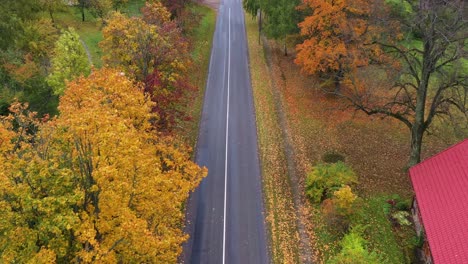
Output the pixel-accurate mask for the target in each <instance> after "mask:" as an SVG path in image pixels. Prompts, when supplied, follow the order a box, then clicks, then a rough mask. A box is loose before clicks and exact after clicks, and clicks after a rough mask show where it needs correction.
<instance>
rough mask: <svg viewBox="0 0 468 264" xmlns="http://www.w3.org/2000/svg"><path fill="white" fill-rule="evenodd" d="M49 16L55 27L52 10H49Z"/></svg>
mask: <svg viewBox="0 0 468 264" xmlns="http://www.w3.org/2000/svg"><path fill="white" fill-rule="evenodd" d="M49 16H50V19H51V20H52V24H54V25H55V19H54V15H53V13H52V9H49Z"/></svg>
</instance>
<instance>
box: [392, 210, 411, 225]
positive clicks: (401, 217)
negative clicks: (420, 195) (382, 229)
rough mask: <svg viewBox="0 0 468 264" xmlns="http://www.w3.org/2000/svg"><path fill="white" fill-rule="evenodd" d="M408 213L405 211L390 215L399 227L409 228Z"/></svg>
mask: <svg viewBox="0 0 468 264" xmlns="http://www.w3.org/2000/svg"><path fill="white" fill-rule="evenodd" d="M408 217H409V213H408V212H406V211H396V212H395V213H393V214H392V218H393V219H395V221H397V223H398V224H399V225H406V226H410V225H411V222H410V221H409V220H408Z"/></svg>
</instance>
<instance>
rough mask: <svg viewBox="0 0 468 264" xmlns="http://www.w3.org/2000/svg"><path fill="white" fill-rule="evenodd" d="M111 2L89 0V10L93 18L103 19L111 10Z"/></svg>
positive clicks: (108, 0)
mask: <svg viewBox="0 0 468 264" xmlns="http://www.w3.org/2000/svg"><path fill="white" fill-rule="evenodd" d="M112 7H113V2H112V0H89V10H90V12H91V14H93V15H94V16H95V17H99V18H101V19H104V18H105V17H106V15H107V14H108V13H109V11H111V10H112Z"/></svg>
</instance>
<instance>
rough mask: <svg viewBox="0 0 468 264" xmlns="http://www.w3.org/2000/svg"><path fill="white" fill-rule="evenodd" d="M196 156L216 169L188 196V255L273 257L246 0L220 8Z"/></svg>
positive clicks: (189, 258)
mask: <svg viewBox="0 0 468 264" xmlns="http://www.w3.org/2000/svg"><path fill="white" fill-rule="evenodd" d="M199 133H200V134H199V138H198V144H197V154H196V162H197V163H198V164H199V165H201V166H206V167H207V168H208V176H207V177H206V178H205V179H204V180H203V181H202V182H201V184H200V186H199V187H198V188H197V190H195V192H194V193H193V194H192V195H191V196H190V199H189V201H188V203H187V226H186V230H185V231H186V232H187V233H188V234H189V235H190V238H189V240H188V241H187V243H185V244H184V251H183V254H182V258H181V261H183V262H184V263H194V264H196V263H203V264H209V263H216V264H218V263H229V264H231V263H242V264H248V263H254V264H263V263H269V262H270V261H269V255H268V249H267V239H266V229H265V219H264V215H263V212H264V210H263V200H262V199H263V198H262V191H261V190H262V189H261V177H260V165H259V160H258V149H257V132H256V125H255V113H254V107H253V100H252V91H251V86H250V74H249V68H248V51H247V42H246V35H245V26H244V14H243V11H242V4H241V2H240V0H224V1H222V2H221V5H220V7H219V11H218V19H217V24H216V30H215V36H214V40H213V48H212V54H211V62H210V70H209V76H208V83H207V87H206V94H205V102H204V106H203V113H202V119H201V124H200V132H199Z"/></svg>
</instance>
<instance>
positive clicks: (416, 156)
mask: <svg viewBox="0 0 468 264" xmlns="http://www.w3.org/2000/svg"><path fill="white" fill-rule="evenodd" d="M423 135H424V129H423V126H422V124H419V125H416V123H415V124H413V127H412V128H411V151H410V159H409V162H408V168H411V167H412V166H414V165H416V164H418V163H419V162H420V161H421V146H422V139H423Z"/></svg>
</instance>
